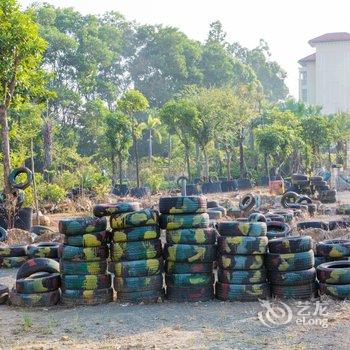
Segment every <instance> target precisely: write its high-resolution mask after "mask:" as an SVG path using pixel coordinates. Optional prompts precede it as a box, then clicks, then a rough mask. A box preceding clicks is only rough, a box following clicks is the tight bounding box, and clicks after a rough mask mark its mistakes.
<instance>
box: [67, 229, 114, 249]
mask: <svg viewBox="0 0 350 350" xmlns="http://www.w3.org/2000/svg"><path fill="white" fill-rule="evenodd" d="M110 236H111V234H110V232H108V231H101V232H93V233H85V234H83V235H80V236H65V237H64V244H66V245H72V246H74V247H84V248H93V247H101V246H104V245H107V244H108V243H109V242H110Z"/></svg>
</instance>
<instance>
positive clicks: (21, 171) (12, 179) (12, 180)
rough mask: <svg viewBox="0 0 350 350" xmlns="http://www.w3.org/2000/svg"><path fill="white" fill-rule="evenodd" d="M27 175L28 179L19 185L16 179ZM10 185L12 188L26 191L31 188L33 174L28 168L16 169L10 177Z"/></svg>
mask: <svg viewBox="0 0 350 350" xmlns="http://www.w3.org/2000/svg"><path fill="white" fill-rule="evenodd" d="M21 174H25V175H26V179H25V181H24V182H20V183H17V182H16V178H17V176H18V175H21ZM8 180H9V183H10V185H11V187H13V188H17V189H19V190H25V189H26V188H27V187H29V186H30V185H31V183H32V181H33V174H32V172H31V171H30V170H29V169H28V168H26V167H21V168H16V169H13V170H12V171H11V173H10V175H9V178H8Z"/></svg>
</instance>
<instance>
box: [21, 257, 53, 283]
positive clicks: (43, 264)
mask: <svg viewBox="0 0 350 350" xmlns="http://www.w3.org/2000/svg"><path fill="white" fill-rule="evenodd" d="M37 272H47V273H60V264H59V263H58V262H57V261H55V260H53V259H47V258H35V259H30V260H28V261H27V262H25V263H24V264H23V265H22V266H21V267H20V268H19V270H18V271H17V277H16V279H17V280H19V279H22V278H27V277H29V276H31V275H33V274H34V273H37Z"/></svg>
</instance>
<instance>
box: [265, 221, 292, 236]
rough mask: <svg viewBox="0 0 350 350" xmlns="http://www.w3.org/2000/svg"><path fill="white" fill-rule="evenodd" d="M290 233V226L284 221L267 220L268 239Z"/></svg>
mask: <svg viewBox="0 0 350 350" xmlns="http://www.w3.org/2000/svg"><path fill="white" fill-rule="evenodd" d="M289 233H290V226H289V225H288V224H286V223H284V222H279V221H269V222H268V223H267V237H268V238H269V239H274V238H283V237H286V236H287V235H288V234H289Z"/></svg>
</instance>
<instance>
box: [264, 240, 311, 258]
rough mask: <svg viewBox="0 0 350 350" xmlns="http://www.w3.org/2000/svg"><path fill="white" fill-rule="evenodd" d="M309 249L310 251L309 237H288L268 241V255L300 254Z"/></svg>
mask: <svg viewBox="0 0 350 350" xmlns="http://www.w3.org/2000/svg"><path fill="white" fill-rule="evenodd" d="M310 249H312V238H311V237H310V236H290V237H284V238H276V239H271V240H270V241H269V252H270V253H277V254H288V253H302V252H307V251H309V250H310Z"/></svg>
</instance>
